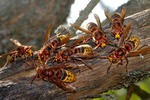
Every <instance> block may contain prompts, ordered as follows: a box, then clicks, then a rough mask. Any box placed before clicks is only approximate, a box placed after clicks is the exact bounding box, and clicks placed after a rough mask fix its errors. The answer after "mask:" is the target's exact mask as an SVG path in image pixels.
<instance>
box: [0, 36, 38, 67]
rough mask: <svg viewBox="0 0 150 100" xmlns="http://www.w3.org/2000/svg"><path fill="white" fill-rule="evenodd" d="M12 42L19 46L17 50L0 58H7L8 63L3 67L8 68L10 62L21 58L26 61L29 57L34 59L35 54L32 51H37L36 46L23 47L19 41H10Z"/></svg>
mask: <svg viewBox="0 0 150 100" xmlns="http://www.w3.org/2000/svg"><path fill="white" fill-rule="evenodd" d="M10 41H11V42H13V43H14V44H15V45H16V46H17V49H16V50H14V51H11V52H9V53H6V54H3V55H1V56H0V58H3V57H5V56H7V61H6V63H5V64H4V66H3V67H5V66H7V65H8V64H9V63H10V62H13V61H16V59H17V58H19V57H20V58H23V59H24V60H26V58H27V57H33V53H34V52H33V51H32V48H33V49H34V50H37V49H36V47H35V46H26V45H22V44H21V43H20V42H19V41H17V40H14V39H10Z"/></svg>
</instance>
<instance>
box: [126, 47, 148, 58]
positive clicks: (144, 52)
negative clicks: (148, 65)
mask: <svg viewBox="0 0 150 100" xmlns="http://www.w3.org/2000/svg"><path fill="white" fill-rule="evenodd" d="M149 53H150V47H147V48H143V49H140V50H137V51H134V52H129V54H128V55H127V56H128V57H135V56H139V55H140V54H141V55H146V54H149Z"/></svg>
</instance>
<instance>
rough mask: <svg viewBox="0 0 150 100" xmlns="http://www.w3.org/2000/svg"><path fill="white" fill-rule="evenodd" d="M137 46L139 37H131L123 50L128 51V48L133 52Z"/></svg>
mask: <svg viewBox="0 0 150 100" xmlns="http://www.w3.org/2000/svg"><path fill="white" fill-rule="evenodd" d="M139 44H140V39H139V37H137V36H132V37H130V38H129V39H128V40H127V41H126V43H125V48H126V49H127V50H128V49H129V47H130V48H131V49H132V50H134V49H136V48H137V47H138V46H139ZM128 51H129V50H128Z"/></svg>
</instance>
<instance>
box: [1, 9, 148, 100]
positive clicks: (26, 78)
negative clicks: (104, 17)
mask: <svg viewBox="0 0 150 100" xmlns="http://www.w3.org/2000/svg"><path fill="white" fill-rule="evenodd" d="M128 21H130V22H131V24H132V27H131V32H133V33H132V35H137V36H139V37H140V39H141V45H142V44H148V45H149V43H150V29H149V27H150V9H147V10H144V11H142V12H139V13H136V14H133V15H131V16H128V17H126V22H128ZM126 22H125V23H126ZM137 23H138V24H137ZM107 27H108V26H107ZM109 49H110V48H109V47H108V48H105V49H104V51H99V52H101V53H102V54H104V53H105V52H107V51H108V50H109ZM86 62H87V63H88V64H89V65H91V67H92V68H93V70H88V69H87V68H86V67H84V66H83V67H81V69H82V70H84V71H83V72H80V73H76V75H77V81H76V82H74V83H72V85H73V86H75V87H76V88H77V92H76V93H66V92H65V91H63V90H61V89H59V88H57V87H56V86H55V85H54V84H52V83H47V82H42V81H40V82H39V81H34V83H33V85H30V84H29V82H30V80H31V77H32V76H33V75H34V74H35V71H34V70H33V69H32V68H31V67H29V66H27V65H26V64H24V63H23V61H18V62H17V63H16V65H14V64H10V65H8V67H7V68H5V69H1V70H0V99H10V100H12V99H16V100H18V99H21V100H24V99H31V98H32V99H36V100H40V99H42V100H46V99H50V100H66V99H67V100H78V99H83V100H84V99H88V98H92V97H94V96H96V95H98V94H100V93H103V92H105V91H107V90H112V89H119V88H122V87H128V86H129V85H130V84H131V83H136V82H138V81H140V80H143V79H145V78H147V77H149V76H150V54H147V55H145V56H144V59H141V58H140V57H139V56H138V57H130V58H129V65H128V71H129V72H128V73H126V72H125V65H122V66H120V67H118V68H117V67H116V65H115V64H114V65H113V66H112V68H111V70H110V72H109V73H108V74H106V70H107V67H108V66H109V64H110V62H109V61H108V60H107V59H106V60H105V59H100V58H94V59H91V60H86ZM12 66H13V68H11V67H12Z"/></svg>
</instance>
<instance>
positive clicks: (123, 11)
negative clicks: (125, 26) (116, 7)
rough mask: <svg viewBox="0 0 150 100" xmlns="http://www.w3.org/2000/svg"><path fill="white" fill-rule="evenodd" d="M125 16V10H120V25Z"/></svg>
mask: <svg viewBox="0 0 150 100" xmlns="http://www.w3.org/2000/svg"><path fill="white" fill-rule="evenodd" d="M125 15H126V9H125V8H123V9H122V12H121V20H122V23H123V21H124V17H125Z"/></svg>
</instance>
